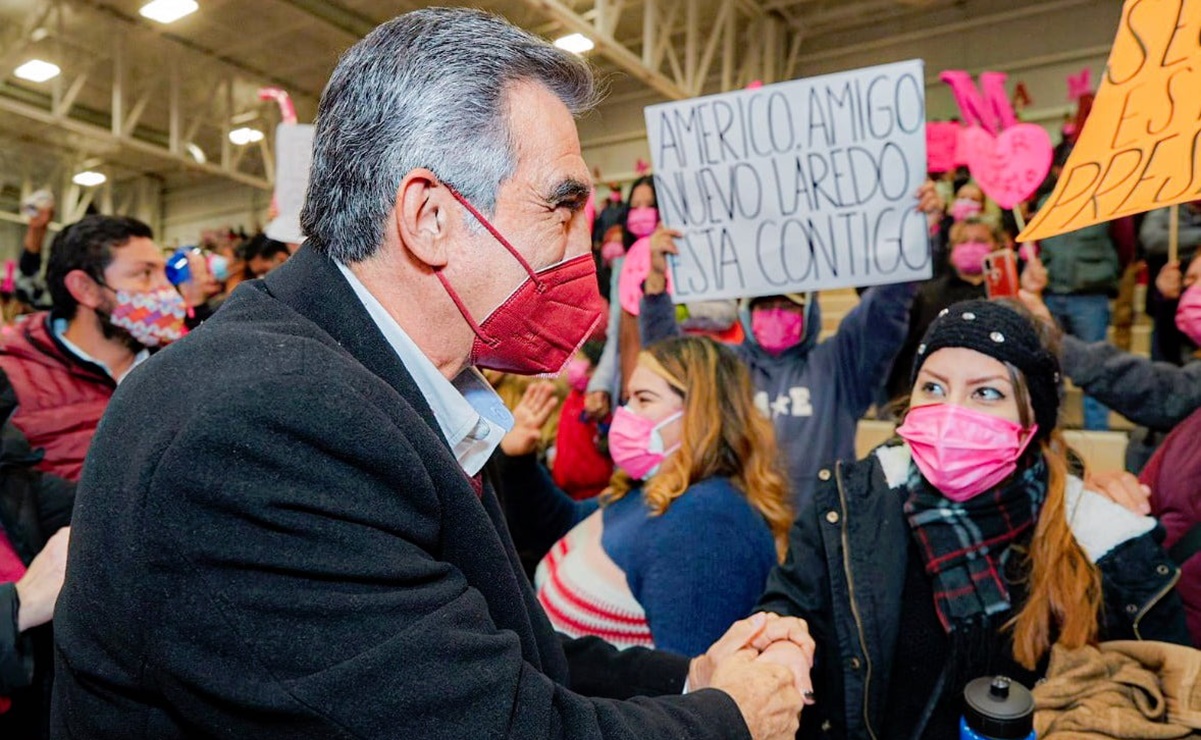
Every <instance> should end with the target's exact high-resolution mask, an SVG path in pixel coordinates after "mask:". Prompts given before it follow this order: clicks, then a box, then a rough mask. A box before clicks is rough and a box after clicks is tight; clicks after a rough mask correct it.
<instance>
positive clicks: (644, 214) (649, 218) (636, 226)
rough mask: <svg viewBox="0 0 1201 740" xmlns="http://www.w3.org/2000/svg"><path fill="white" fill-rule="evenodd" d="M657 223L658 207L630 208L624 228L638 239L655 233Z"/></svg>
mask: <svg viewBox="0 0 1201 740" xmlns="http://www.w3.org/2000/svg"><path fill="white" fill-rule="evenodd" d="M658 225H659V209H658V208H651V207H649V206H643V207H641V208H631V209H630V212H629V214H628V215H627V216H626V228H627V229H628V230H629V232H630V233H631V234H633V235H634V236H636V237H638V238H639V239H641V238H642V237H644V236H650V235H651V234H653V233H655V227H656V226H658Z"/></svg>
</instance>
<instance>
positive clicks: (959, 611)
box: [904, 457, 1047, 633]
mask: <svg viewBox="0 0 1201 740" xmlns="http://www.w3.org/2000/svg"><path fill="white" fill-rule="evenodd" d="M906 485H907V487H908V491H909V496H908V498H907V499H906V500H905V504H904V511H905V516H906V518H907V519H908V520H909V528H910V530H911V531H912V532H913V537H914V539H915V540H916V541H917V544H918V548H919V549H920V550H921V553H922V558H923V560H925V562H926V572H927V573H929V574H930V575H931V576H933V577H934V608H935V610H936V611H937V612H938V618H939V620H940V621H941V622H942V626H943V629H945V630H946V631H947V632H948V633H950V632H952V631H953V629H954V628H955V627H956V625H962V624H964V623H966V622H968V621H978V620H976V619H974V618H976V617H984V618H985V619H987V618H989V617H991V616H992V615H994V614H999V613H1001V612H1004V611H1007V610H1008V609H1009V608H1010V602H1009V588H1008V587H1007V586H1006V585H1005V579H1004V577H1003V575H1002V574H1003V572H1004V567H1005V562H1006V560H1007V558H1008V553H1009V545H1010V544H1012V543H1013V542H1014V541H1015V540H1017V539H1018V538H1019V537H1021V536H1022V535H1023V534H1025V533H1027V532H1028V531H1030V530H1032V529H1033V528H1034V525H1035V523H1036V522H1037V521H1038V512H1039V510H1040V509H1041V508H1042V505H1043V500H1044V499H1045V498H1046V492H1047V466H1046V463H1044V462H1043V459H1042V457H1039V458H1038V460H1037V461H1036V462H1035V464H1034V465H1032V466H1030V467H1029V468H1027V469H1026V470H1025V471H1023V472H1021V473H1019V474H1018V475H1017V476H1015V477H1014V478H1013V479H1012V480H1010V481H1009V482H1008V483H1006V484H1004V485H1002V486H998V487H997V488H995V489H993V490H992V491H989V492H988V493H982V494H980V495H979V496H976V497H975V498H973V499H971V500H969V501H965V502H963V503H956V502H954V501H951V500H949V499H947V498H945V497H943V495H942V494H940V493H939V492H938V491H937V490H936V489H935V488H934V487H933V486H931V485H930V484H929V483H928V482H926V479H925V478H923V477H922V475H921V473H920V472H919V471H918V469H917V466H916V465H914V464H913V463H910V464H909V480H908V482H907V484H906Z"/></svg>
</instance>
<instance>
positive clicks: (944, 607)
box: [760, 301, 1188, 738]
mask: <svg viewBox="0 0 1201 740" xmlns="http://www.w3.org/2000/svg"><path fill="white" fill-rule="evenodd" d="M911 379H912V380H911V387H912V391H911V395H910V399H909V409H908V411H907V412H906V414H905V415H904V417H903V423H902V424H901V426H900V427H899V428H898V429H897V434H898V435H899V439H896V440H894V441H891V442H889V443H886V444H885V445H882V446H881V447H879V448H877V449H876V450H874V451H873V452H872V453H871V455H869V456H868V457H867V458H866V459H864V460H861V461H859V462H850V463H848V462H838V463H835V464H833V465H831V466H830V467H829V468H827V469H825V470H823V471H821V473H820V474H819V475H818V478H819V480H820V481H821V483H820V485H819V487H818V488H817V490H816V492H815V496H814V499H813V503H812V505H811V506H810V507H808V508H806V509H804V510H802V511H801V512H800V513H799V516H798V518H797V522H796V524H795V525H794V527H793V530H792V532H791V534H790V537H789V554H788V558H787V560H786V562H785V563H784V565H782V566H781V567H780V568H778V569H777V570H776V571H775V572H773V574H772V576H771V578H770V579H769V582H768V589H767V592H766V594H765V595H764V598H763V601H762V602H761V603H760V608H763V609H766V610H768V611H773V612H776V613H779V614H788V615H792V616H798V617H802V618H804V619H805V620H806V621H807V622H808V624H809V628H810V631H811V632H812V634H813V637H814V639H815V640H816V641H817V646H818V652H817V656H816V664H815V665H816V667H815V669H814V673H813V680H814V690H815V694H816V700H817V703H816V705H815V706H814V707H810V708H808V709H806V711H805V713H804V714H803V715H802V717H801V732H800V735H799V736H800V737H811V736H817V735H821V734H822V730H823V728H824V730H825V731H826V732H827V733H828V734H825V735H822V736H830V737H848V738H882V737H889V738H894V737H895V738H948V737H957V736H958V732H957V728H958V719H959V716H960V714H961V712H962V705H961V697H962V694H963V689H964V686H965V685H966V684H967V682H968V681H970V680H972V679H975V678H978V677H981V676H994V675H997V674H1004V675H1006V676H1009V677H1011V678H1013V679H1015V680H1018V681H1020V682H1021V683H1023V684H1025V685H1026V686H1027V687H1028V688H1032V687H1033V685H1034V682H1035V681H1036V680H1038V678H1040V677H1041V675H1042V673H1043V672H1044V671H1045V669H1046V661H1047V658H1048V655H1049V652H1050V650H1051V647H1052V646H1053V645H1058V646H1062V647H1064V648H1069V649H1070V648H1077V647H1081V646H1083V645H1087V644H1093V643H1095V642H1097V641H1099V640H1103V639H1151V640H1162V641H1168V642H1175V643H1179V644H1188V634H1187V630H1186V628H1185V624H1184V611H1183V607H1182V605H1181V602H1180V598H1179V596H1178V595H1177V594H1176V593H1175V591H1174V590H1173V587H1174V585H1175V583H1176V581H1177V579H1178V578H1179V569H1178V568H1177V567H1176V565H1175V564H1174V563H1173V562H1172V561H1171V560H1170V559H1169V558H1168V557H1167V555H1166V553H1165V552H1164V551H1163V550H1162V548H1161V547H1160V546H1159V545H1158V544H1157V542H1156V539H1155V534H1156V528H1157V524H1156V521H1155V520H1154V519H1151V518H1150V517H1146V516H1143V515H1140V514H1137V513H1135V512H1132V511H1129V510H1127V509H1125V508H1123V507H1122V506H1119V505H1118V504H1116V503H1114V502H1112V501H1110V500H1109V499H1108V498H1106V497H1104V496H1102V495H1100V494H1097V493H1094V492H1092V491H1089V490H1086V489H1085V487H1084V484H1083V483H1082V482H1081V479H1080V478H1078V477H1076V476H1075V475H1074V474H1073V471H1072V465H1071V463H1070V462H1069V461H1070V451H1069V449H1068V447H1067V445H1066V443H1065V442H1064V439H1063V437H1062V435H1061V434H1060V432H1059V430H1058V427H1057V419H1058V413H1059V399H1060V392H1061V381H1060V374H1059V361H1058V358H1057V356H1056V353H1055V351H1054V349H1053V348H1052V347H1051V346H1049V333H1048V332H1047V331H1046V329H1045V327H1044V326H1043V325H1042V324H1041V323H1040V322H1038V321H1036V320H1035V319H1033V317H1031V316H1029V315H1027V314H1026V313H1025V312H1024V311H1021V310H1020V309H1019V308H1017V307H1015V306H1012V305H1010V304H1007V303H1002V302H998V301H967V302H963V303H958V304H956V305H954V306H952V307H950V308H949V309H947V310H944V311H943V312H942V314H941V315H940V316H939V317H938V318H937V319H936V320H935V321H934V322H933V323H932V324H931V326H930V328H929V330H928V331H927V333H926V335H925V337H924V338H923V340H922V343H921V345H920V346H919V347H918V351H917V357H916V359H915V361H914V363H913V366H912V374H911Z"/></svg>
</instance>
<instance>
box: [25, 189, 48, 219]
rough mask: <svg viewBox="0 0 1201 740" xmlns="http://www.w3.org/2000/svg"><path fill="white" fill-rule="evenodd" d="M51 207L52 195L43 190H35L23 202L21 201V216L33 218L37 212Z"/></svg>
mask: <svg viewBox="0 0 1201 740" xmlns="http://www.w3.org/2000/svg"><path fill="white" fill-rule="evenodd" d="M53 207H54V193H52V192H50V191H49V190H46V189H45V188H43V189H42V190H35V191H34V192H32V193H30V194H29V196H28V197H26V198H25V200H23V201H21V215H22V216H25V217H26V218H33V217H34V216H36V215H38V211H41V210H42V209H44V208H53Z"/></svg>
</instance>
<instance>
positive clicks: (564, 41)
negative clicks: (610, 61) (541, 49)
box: [555, 33, 596, 54]
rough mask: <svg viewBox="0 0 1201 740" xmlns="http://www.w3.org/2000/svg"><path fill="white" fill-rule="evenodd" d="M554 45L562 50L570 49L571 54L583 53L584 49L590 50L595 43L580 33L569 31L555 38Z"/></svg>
mask: <svg viewBox="0 0 1201 740" xmlns="http://www.w3.org/2000/svg"><path fill="white" fill-rule="evenodd" d="M555 46H557V47H559V48H560V49H562V50H563V51H570V52H571V53H572V54H583V53H584V52H586V51H592V49H593V48H594V47H595V46H596V44H594V43H592V39H590V38H588V37H587V36H585V35H584V34H582V33H571V34H568V35H566V36H560V37H559V38H557V39H555Z"/></svg>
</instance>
